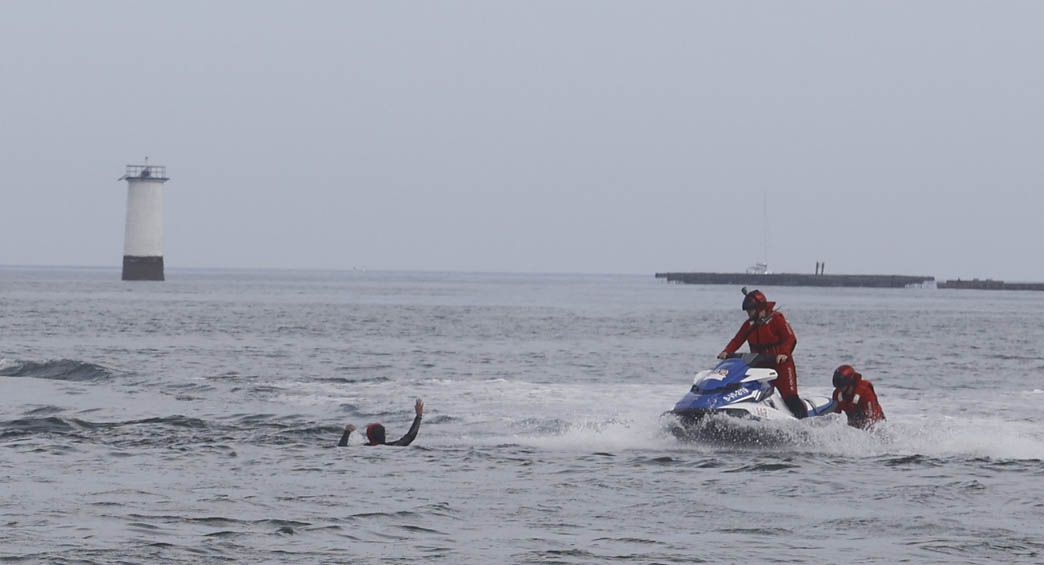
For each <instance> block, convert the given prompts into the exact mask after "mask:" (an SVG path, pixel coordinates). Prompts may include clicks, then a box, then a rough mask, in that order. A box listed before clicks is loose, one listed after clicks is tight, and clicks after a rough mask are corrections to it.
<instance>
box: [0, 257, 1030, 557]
mask: <svg viewBox="0 0 1044 565" xmlns="http://www.w3.org/2000/svg"><path fill="white" fill-rule="evenodd" d="M118 277H119V273H118V271H117V270H111V269H27V268H26V269H19V268H3V269H0V359H2V360H0V561H4V562H40V561H44V562H54V563H63V562H67V563H74V562H75V563H141V562H174V563H177V562H184V563H198V562H222V561H229V562H243V561H251V562H309V563H313V562H316V563H317V562H330V563H333V562H353V563H392V562H408V563H428V562H430V563H441V562H452V563H601V562H614V563H699V562H738V561H751V562H773V561H786V562H797V563H802V562H807V563H822V562H841V561H844V562H850V563H862V562H884V563H893V562H901V561H907V562H917V563H930V562H939V563H952V562H962V563H994V562H1030V563H1032V562H1036V563H1039V562H1044V525H1042V524H1044V480H1042V479H1044V463H1042V460H1044V352H1042V350H1041V345H1042V344H1044V319H1042V314H1044V294H1039V293H1017V292H986V291H982V292H980V291H944V290H934V289H907V290H867V289H804V288H764V289H762V290H764V291H765V292H766V293H767V294H768V295H769V297H770V299H773V300H776V301H778V302H779V305H780V307H781V309H782V310H784V311H785V312H786V313H787V316H788V319H789V320H790V321H791V323H792V325H793V326H794V328H795V331H796V332H797V334H798V339H799V343H798V349H797V351H796V355H795V357H796V361H797V366H798V375H799V380H798V382H799V386H800V388H801V391H802V392H805V393H810V394H811V393H819V394H827V393H829V391H830V388H829V379H830V375H831V373H832V371H833V368H834V367H835V366H836V365H838V364H840V363H842V362H849V363H852V364H854V365H855V366H856V367H857V368H858V369H860V370H861V371H862V372H863V374H864V375H865V376H866V377H867V378H869V379H871V380H872V381H873V382H874V385H875V388H876V389H877V392H878V394H879V396H880V399H881V403H882V405H883V407H884V410H885V412H886V414H887V416H888V421H887V423H885V424H884V425H883V426H881V427H880V428H879V429H877V430H876V431H874V432H873V433H866V432H863V431H860V430H856V429H852V428H849V427H848V426H846V425H845V423H844V421H843V420H842V419H841V418H840V417H838V416H833V415H832V416H826V417H823V418H818V419H815V420H814V421H809V420H806V421H802V422H792V423H783V424H775V425H774V426H773V427H772V429H770V430H763V429H761V428H758V431H759V432H762V431H767V432H770V433H766V434H765V435H764V436H761V435H758V436H756V437H757V438H760V439H758V440H757V441H754V442H749V443H714V444H710V443H701V442H691V441H689V442H687V441H679V440H678V439H676V438H675V437H673V435H671V434H670V433H669V431H668V428H669V423H668V422H667V421H665V419H664V418H663V417H661V414H662V413H663V412H664V411H665V410H668V409H669V408H670V407H671V406H672V405H673V404H674V402H675V401H676V400H677V399H678V398H680V397H681V396H682V395H683V394H684V393H685V392H686V390H687V389H688V388H689V386H690V384H691V378H692V374H693V373H694V372H695V371H696V370H699V369H702V368H707V367H708V366H710V365H712V364H713V363H714V355H715V354H716V353H717V352H718V351H720V350H721V348H722V346H723V344H724V343H725V342H726V341H727V340H728V339H729V338H730V337H731V336H732V335H733V333H734V332H735V331H736V329H737V328H738V326H739V324H740V322H741V321H742V319H743V313H742V312H740V310H739V304H740V301H741V298H742V297H741V295H740V293H739V290H738V289H737V288H732V287H724V286H683V285H673V284H667V283H665V282H663V281H660V280H656V279H654V278H653V277H652V276H608V275H607V276H594V275H519V274H459V273H450V274H447V273H372V272H294V271H202V270H201V271H193V270H171V271H168V281H167V282H164V283H123V282H120V281H119V280H117V279H118ZM415 398H423V399H424V401H425V403H426V413H425V418H424V423H423V424H422V426H421V430H420V434H419V436H418V438H417V440H416V441H415V442H414V444H413V445H412V446H410V447H408V448H367V447H363V446H361V445H360V443H361V442H360V441H359V438H358V437H356V438H353V442H352V445H351V446H349V447H347V448H336V447H334V446H335V444H336V443H337V440H338V438H339V436H340V432H341V429H342V428H343V426H344V425H345V424H347V423H354V424H356V425H358V426H360V427H362V426H363V425H365V424H366V423H368V422H373V421H381V422H383V423H384V424H385V425H386V426H387V427H388V429H389V437H390V438H396V437H398V435H400V434H402V433H404V432H405V431H406V429H407V428H408V426H409V423H410V421H411V419H412V416H413V409H412V408H413V401H414V399H415ZM759 425H763V426H767V424H759Z"/></svg>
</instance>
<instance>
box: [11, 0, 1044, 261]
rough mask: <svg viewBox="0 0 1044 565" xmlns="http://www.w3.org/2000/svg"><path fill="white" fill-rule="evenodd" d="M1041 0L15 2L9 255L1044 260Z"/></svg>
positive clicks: (308, 258) (52, 257)
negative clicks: (159, 229)
mask: <svg viewBox="0 0 1044 565" xmlns="http://www.w3.org/2000/svg"><path fill="white" fill-rule="evenodd" d="M1042 29H1044V3H1042V2H1005V1H999V2H983V1H980V2H959V1H936V2H916V1H915V2H911V1H900V2H833V1H831V2H795V1H786V2H777V1H766V2H737V1H722V2H695V1H692V2H637V1H635V2H601V1H600V2H580V1H569V2H550V1H548V2H512V3H502V2H467V3H463V2H383V1H382V2H370V3H362V2H359V3H347V2H336V3H334V2H283V3H270V2H238V3H237V2H185V1H179V2H166V3H158V2H154V3H145V2H43V1H32V2H28V1H26V2H12V1H8V2H4V3H2V4H0V130H2V131H0V195H2V201H0V207H2V208H0V209H2V215H0V264H5V265H12V264H22V265H24V264H30V265H111V266H114V267H116V266H118V265H119V264H120V262H121V256H122V250H123V228H124V226H123V223H124V214H125V205H126V203H125V199H126V186H125V184H124V183H121V182H117V181H116V179H117V177H119V176H120V175H121V174H122V173H123V167H124V165H125V164H127V163H137V162H140V160H141V158H142V157H143V156H144V155H149V157H150V158H151V161H152V162H153V163H155V164H164V165H166V166H167V167H168V172H169V174H170V176H171V177H172V180H171V181H170V182H169V183H168V184H167V185H166V188H167V192H166V222H167V229H166V250H165V256H166V262H167V265H168V268H177V267H287V268H349V269H350V268H353V267H365V268H369V269H427V270H483V271H566V272H622V273H650V274H651V273H652V272H654V271H660V270H715V271H736V270H742V269H744V268H745V267H747V266H748V265H750V264H751V263H753V262H754V261H756V260H758V259H760V258H761V255H762V228H761V219H762V198H763V194H767V198H768V206H769V216H770V228H769V238H770V243H769V257H768V258H769V263H770V267H771V268H772V270H774V271H777V272H783V271H786V272H812V271H813V269H814V266H815V262H816V261H817V260H825V261H826V262H827V270H828V272H833V273H871V272H879V273H901V274H926V275H934V276H937V277H942V278H949V277H956V276H961V277H965V278H970V277H974V276H977V277H986V276H992V277H996V278H1005V279H1008V280H1044V261H1041V260H1040V256H1041V253H1040V251H1039V250H1038V246H1039V245H1038V242H1039V241H1040V239H1041V238H1040V235H1039V233H1040V231H1039V230H1040V225H1041V221H1040V220H1039V218H1040V217H1041V214H1042V211H1044V191H1042V190H1041V188H1042V184H1044V159H1042V154H1044V32H1042Z"/></svg>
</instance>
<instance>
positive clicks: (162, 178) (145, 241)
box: [120, 157, 170, 281]
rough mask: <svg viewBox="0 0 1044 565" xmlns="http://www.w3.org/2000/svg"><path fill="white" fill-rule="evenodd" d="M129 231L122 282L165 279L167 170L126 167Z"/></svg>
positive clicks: (125, 246)
mask: <svg viewBox="0 0 1044 565" xmlns="http://www.w3.org/2000/svg"><path fill="white" fill-rule="evenodd" d="M120 180H125V181H127V231H126V232H125V233H124V238H123V280H125V281H161V280H163V183H165V182H167V181H168V180H170V179H169V178H167V168H166V167H159V166H156V165H150V164H149V159H148V157H146V158H145V164H144V165H127V172H126V174H124V175H123V176H122V177H120Z"/></svg>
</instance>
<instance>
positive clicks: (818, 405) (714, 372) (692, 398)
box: [671, 353, 834, 429]
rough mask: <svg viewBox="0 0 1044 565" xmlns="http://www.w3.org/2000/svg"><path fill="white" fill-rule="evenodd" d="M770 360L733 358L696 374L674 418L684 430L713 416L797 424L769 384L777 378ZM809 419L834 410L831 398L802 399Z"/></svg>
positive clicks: (746, 356)
mask: <svg viewBox="0 0 1044 565" xmlns="http://www.w3.org/2000/svg"><path fill="white" fill-rule="evenodd" d="M771 361H772V360H771V359H770V358H769V357H768V356H764V355H759V354H755V353H746V354H733V355H730V356H729V357H728V358H726V359H724V360H723V361H721V362H720V363H718V364H717V365H716V366H715V367H714V368H713V369H710V370H706V371H700V372H698V373H696V378H695V379H693V383H692V389H690V390H689V392H688V393H687V394H686V395H685V396H684V397H683V398H682V399H681V400H679V401H678V403H677V404H675V405H674V409H673V410H671V413H672V414H674V415H675V416H676V417H677V418H678V420H679V423H680V424H681V425H682V426H683V427H684V428H687V429H688V428H692V427H694V426H698V425H700V424H701V422H702V421H703V420H704V419H705V418H706V417H707V416H712V415H724V416H735V417H738V418H744V419H750V420H777V421H778V420H796V419H797V418H796V417H795V416H794V414H792V413H791V412H790V410H789V409H788V408H787V406H786V404H784V403H783V398H782V397H780V396H779V394H777V393H776V389H775V387H773V386H772V385H771V384H769V381H772V380H774V379H775V378H776V377H777V376H778V375H777V373H776V371H775V369H770V368H767V367H771V366H772V364H771ZM801 400H802V402H804V403H805V406H807V407H808V415H809V417H812V416H820V415H822V414H827V413H830V412H832V411H833V409H834V400H833V399H832V398H830V397H806V398H802V399H801Z"/></svg>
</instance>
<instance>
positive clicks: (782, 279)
mask: <svg viewBox="0 0 1044 565" xmlns="http://www.w3.org/2000/svg"><path fill="white" fill-rule="evenodd" d="M656 278H658V279H667V282H676V283H683V284H731V285H750V286H758V285H761V286H819V287H862V288H906V287H911V286H925V285H927V284H931V283H934V282H935V277H926V276H908V275H808V274H799V273H766V274H758V273H656ZM940 287H941V285H940Z"/></svg>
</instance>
